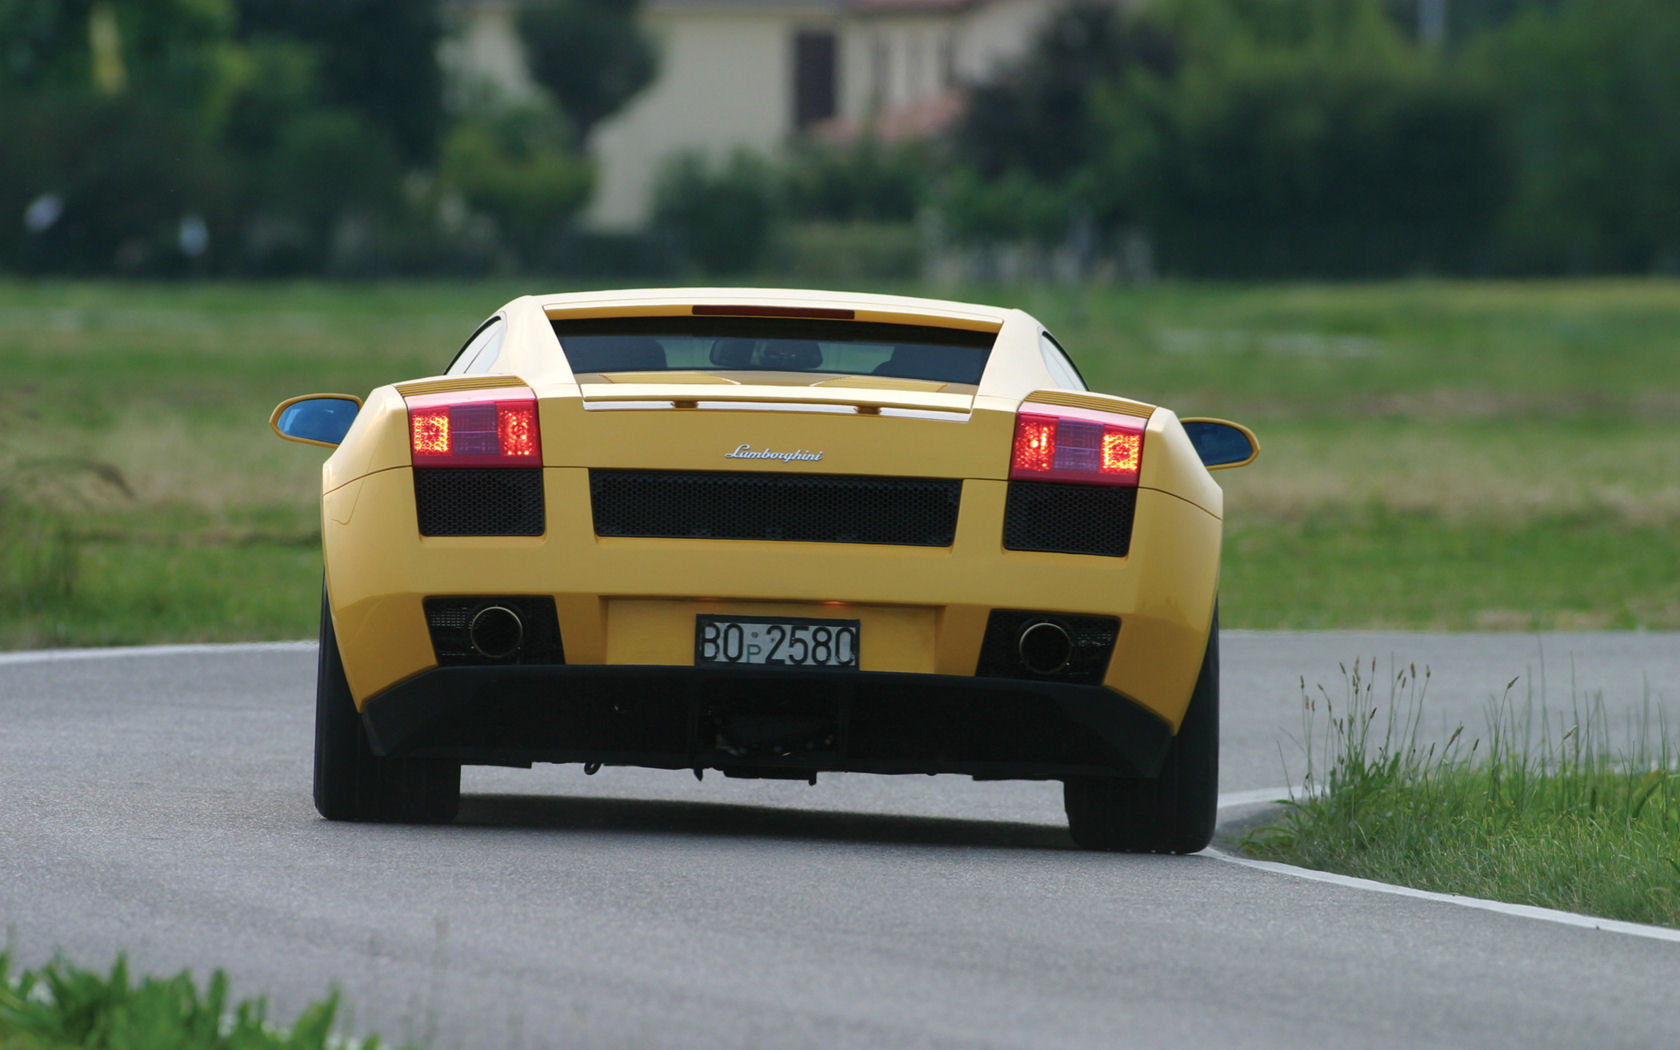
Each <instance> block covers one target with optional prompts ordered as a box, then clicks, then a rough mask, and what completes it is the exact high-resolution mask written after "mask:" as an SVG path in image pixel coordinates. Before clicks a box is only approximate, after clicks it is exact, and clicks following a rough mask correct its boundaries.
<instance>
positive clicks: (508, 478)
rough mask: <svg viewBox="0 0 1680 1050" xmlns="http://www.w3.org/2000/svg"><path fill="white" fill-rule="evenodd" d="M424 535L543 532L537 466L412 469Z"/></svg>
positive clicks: (506, 534)
mask: <svg viewBox="0 0 1680 1050" xmlns="http://www.w3.org/2000/svg"><path fill="white" fill-rule="evenodd" d="M414 509H415V512H416V514H417V515H418V516H419V519H420V535H422V536H541V535H542V534H543V480H542V468H541V467H431V468H416V469H415V471H414Z"/></svg>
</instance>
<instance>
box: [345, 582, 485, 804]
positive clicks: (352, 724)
mask: <svg viewBox="0 0 1680 1050" xmlns="http://www.w3.org/2000/svg"><path fill="white" fill-rule="evenodd" d="M460 805H461V764H460V763H459V762H449V761H446V760H444V759H437V758H381V757H380V756H378V755H376V754H374V753H373V748H372V747H371V746H370V745H369V744H368V737H367V729H366V727H364V726H363V725H362V716H361V714H360V713H359V712H358V711H357V710H356V702H355V700H354V699H353V698H352V697H351V695H350V684H349V682H348V681H346V680H345V677H344V661H343V659H341V658H340V656H339V652H338V636H337V634H336V633H335V632H334V631H333V622H332V610H331V609H329V608H328V607H327V597H326V593H325V590H323V591H322V594H321V649H320V655H319V657H318V658H317V663H316V675H315V808H316V810H318V811H319V812H320V814H321V816H323V817H326V818H327V819H328V820H363V821H385V822H401V823H412V824H441V823H446V822H448V821H451V820H454V819H455V813H456V811H457V810H458V809H459V808H460Z"/></svg>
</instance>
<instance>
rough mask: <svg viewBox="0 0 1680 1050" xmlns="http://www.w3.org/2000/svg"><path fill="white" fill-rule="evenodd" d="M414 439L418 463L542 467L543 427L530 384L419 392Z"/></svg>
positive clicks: (411, 402)
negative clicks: (538, 416) (428, 392)
mask: <svg viewBox="0 0 1680 1050" xmlns="http://www.w3.org/2000/svg"><path fill="white" fill-rule="evenodd" d="M406 400H407V402H408V443H409V451H410V453H411V456H412V460H413V464H414V466H416V467H537V466H541V465H542V431H541V428H540V426H539V425H538V422H537V399H536V396H535V395H534V394H533V393H532V392H531V389H530V388H529V387H501V388H496V389H492V390H467V391H454V392H450V393H442V394H416V395H413V396H411V397H409V398H407V399H406Z"/></svg>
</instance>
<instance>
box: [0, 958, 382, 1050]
mask: <svg viewBox="0 0 1680 1050" xmlns="http://www.w3.org/2000/svg"><path fill="white" fill-rule="evenodd" d="M10 968H11V960H10V958H9V956H8V955H7V954H6V953H0V1046H4V1047H6V1048H7V1050H119V1048H120V1050H329V1048H330V1050H378V1048H379V1046H380V1045H381V1044H380V1042H379V1040H378V1039H368V1040H365V1041H358V1040H346V1039H344V1038H341V1037H339V1036H336V1035H334V1034H333V1031H332V1027H333V1019H334V1018H335V1017H336V1016H337V1013H338V994H337V993H336V992H334V993H332V994H331V995H328V996H327V997H326V998H325V999H322V1000H320V1001H318V1002H316V1003H314V1004H312V1005H310V1006H309V1007H308V1008H306V1009H305V1010H304V1011H303V1013H302V1014H301V1015H300V1016H299V1017H298V1019H297V1020H296V1021H295V1022H294V1023H293V1024H292V1026H291V1028H290V1029H282V1028H279V1027H276V1026H275V1025H272V1024H270V1023H269V1021H268V1016H267V1014H268V1008H267V1003H266V1002H265V1001H264V1000H261V999H254V1000H253V999H247V1000H243V1001H241V1002H238V1003H233V1002H231V1000H230V998H229V994H228V980H227V975H226V974H224V973H222V972H221V971H220V970H218V971H216V973H215V974H213V975H212V976H211V978H210V981H209V984H208V985H207V986H205V987H204V989H203V990H202V991H201V990H200V988H199V986H198V984H197V983H196V982H195V981H194V980H193V979H192V977H191V975H189V974H188V973H186V972H182V973H180V974H177V975H176V976H174V977H164V978H159V977H146V978H142V979H140V980H139V981H132V980H131V979H130V977H129V972H128V961H127V959H126V958H124V957H121V956H119V957H118V959H117V962H116V965H115V966H113V967H112V968H111V972H110V973H109V974H108V975H100V974H97V973H94V972H93V971H91V970H84V969H81V968H79V967H76V966H73V965H71V964H69V963H67V962H64V961H62V960H58V961H54V962H50V963H48V964H46V965H45V966H43V967H41V968H40V969H39V970H24V971H21V972H20V973H18V974H16V975H13V974H12V973H11V972H10Z"/></svg>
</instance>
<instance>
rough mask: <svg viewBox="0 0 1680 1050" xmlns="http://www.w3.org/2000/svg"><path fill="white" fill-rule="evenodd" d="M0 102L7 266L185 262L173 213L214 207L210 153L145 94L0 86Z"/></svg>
mask: <svg viewBox="0 0 1680 1050" xmlns="http://www.w3.org/2000/svg"><path fill="white" fill-rule="evenodd" d="M0 111H4V112H5V114H6V118H5V119H6V125H5V133H4V134H0V215H3V216H4V217H5V219H6V221H5V222H0V264H4V265H6V266H7V267H9V268H15V269H18V270H21V271H23V272H26V273H37V272H61V273H62V272H72V273H75V272H112V271H115V272H156V271H158V270H165V271H167V270H169V269H172V268H178V267H180V266H182V265H184V262H185V260H184V258H183V256H182V254H181V252H180V250H179V248H178V247H177V241H178V238H179V235H180V228H181V223H182V220H183V218H184V217H186V216H188V215H190V214H194V213H197V214H201V215H205V216H207V217H209V218H211V219H215V218H216V217H218V216H219V215H221V214H223V213H224V211H225V210H226V207H227V203H228V197H227V194H226V169H225V167H224V166H223V165H222V163H221V160H220V158H219V157H218V156H217V155H216V153H215V152H214V151H213V150H211V149H210V148H209V147H208V146H207V145H206V143H205V142H204V141H203V140H202V139H201V138H200V137H199V136H198V135H197V133H196V131H195V129H194V128H193V127H192V126H191V124H190V122H188V121H187V120H186V119H185V117H184V116H183V115H182V114H180V113H178V112H175V111H172V110H169V109H167V108H165V107H164V106H162V105H161V104H160V103H158V102H157V101H155V100H151V99H147V98H145V97H143V96H137V95H132V94H124V95H115V96H101V95H96V94H90V93H76V92H60V91H53V92H50V93H36V94H33V95H31V96H29V97H28V98H27V99H25V98H24V97H23V96H20V95H10V96H8V95H5V94H0ZM32 205H33V206H34V210H33V211H31V210H29V209H31V206H32ZM26 216H27V217H26ZM20 217H26V218H25V221H23V222H19V221H18V220H19V218H20Z"/></svg>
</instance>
